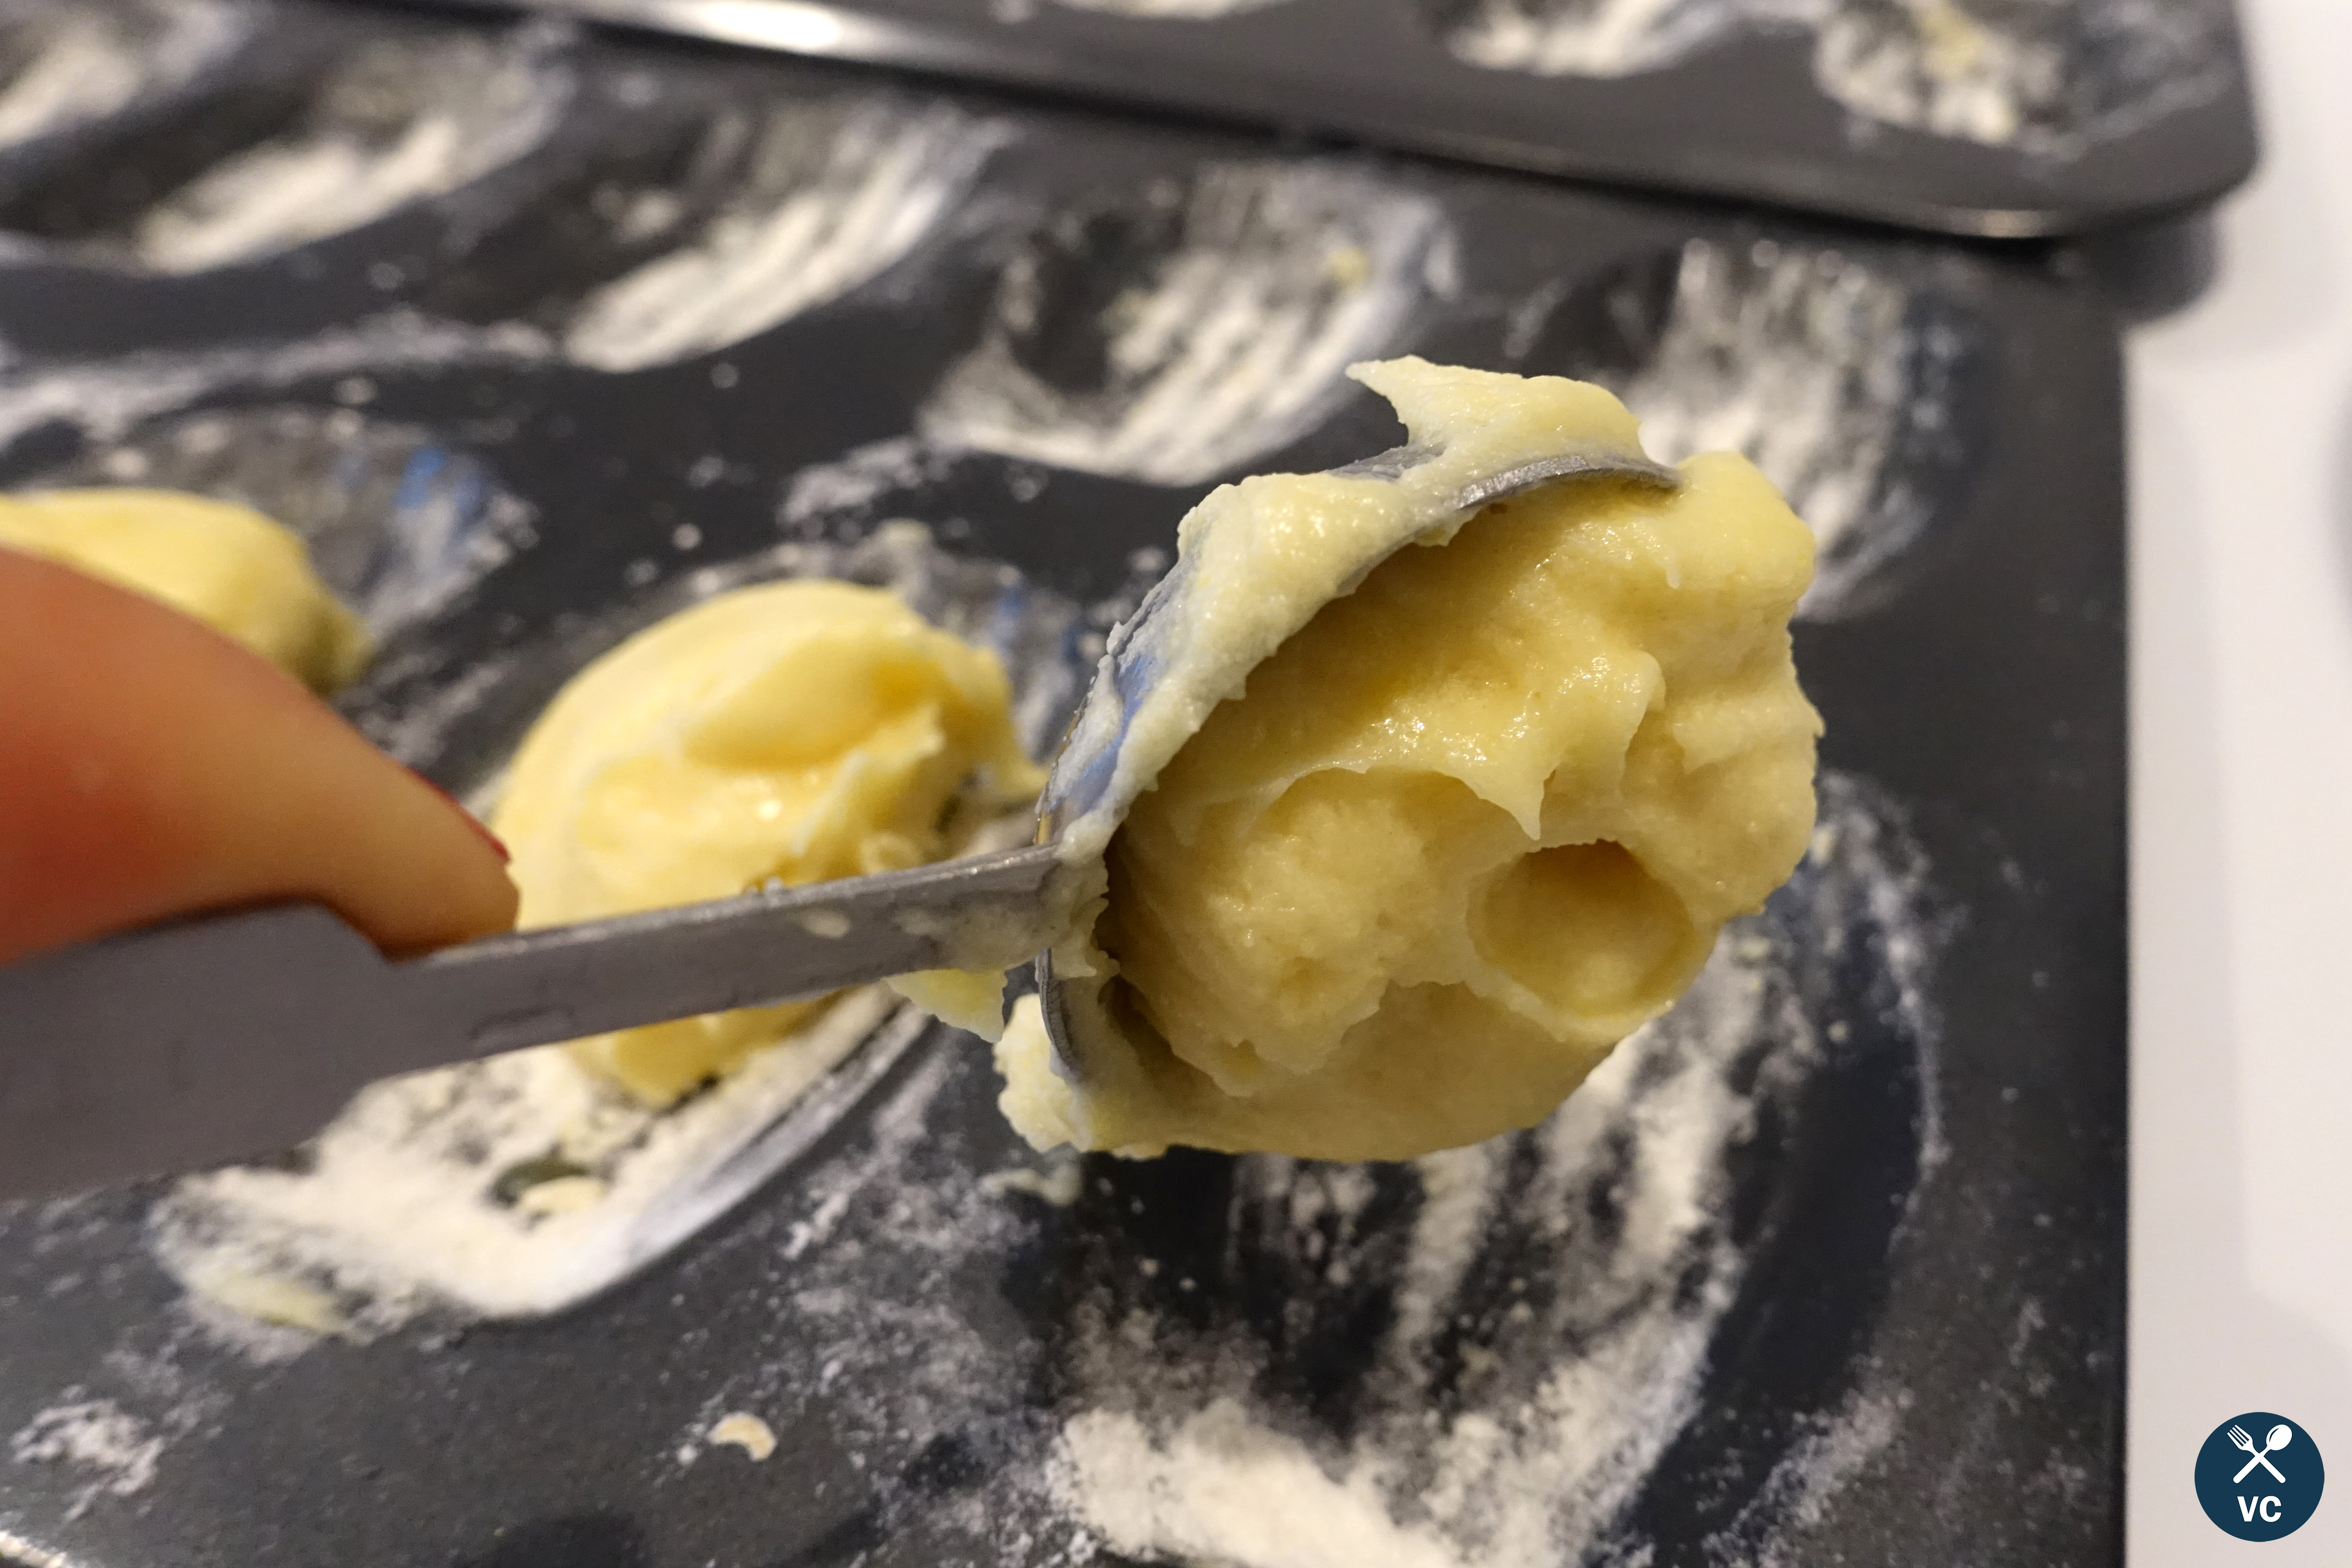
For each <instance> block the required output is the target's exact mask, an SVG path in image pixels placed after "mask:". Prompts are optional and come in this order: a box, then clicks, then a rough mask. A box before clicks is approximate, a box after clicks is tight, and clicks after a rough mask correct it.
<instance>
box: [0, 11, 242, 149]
mask: <svg viewBox="0 0 2352 1568" xmlns="http://www.w3.org/2000/svg"><path fill="white" fill-rule="evenodd" d="M259 19H260V17H259V13H258V12H257V11H255V10H254V9H252V8H250V7H247V6H242V5H231V4H226V3H220V0H131V3H130V4H121V5H64V4H26V3H24V0H17V3H15V4H11V5H6V6H5V7H0V161H5V159H6V158H7V157H8V155H9V153H10V152H14V151H16V150H18V149H20V148H22V147H23V146H24V145H25V144H26V143H30V142H37V141H42V140H44V139H47V138H53V137H59V136H64V135H67V134H69V133H70V132H72V131H77V130H79V129H81V128H82V127H85V126H89V125H91V124H94V123H96V122H98V121H100V120H105V119H107V118H108V117H109V116H110V115H114V114H118V113H121V112H122V111H124V110H129V109H131V108H132V107H133V106H134V105H137V104H140V103H142V102H152V100H154V99H157V98H159V97H162V96H164V95H168V94H170V93H172V92H173V91H174V90H176V89H179V88H181V87H183V86H184V85H185V84H186V83H187V82H189V81H191V80H193V79H194V78H197V77H199V76H201V75H203V74H204V73H205V71H207V70H209V69H210V68H213V67H214V66H215V65H216V64H218V63H219V62H220V61H221V60H222V59H224V58H226V57H227V56H228V55H229V54H230V53H231V52H232V51H234V50H235V49H236V47H239V46H240V45H242V44H244V43H246V42H247V41H248V40H250V39H251V38H252V37H253V36H254V34H255V33H256V31H257V24H258V22H259Z"/></svg>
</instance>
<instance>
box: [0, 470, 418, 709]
mask: <svg viewBox="0 0 2352 1568" xmlns="http://www.w3.org/2000/svg"><path fill="white" fill-rule="evenodd" d="M0 546H6V547H9V548H12V549H21V550H28V551H30V552H31V553H33V554H35V555H39V556H45V557H47V558H48V559H52V560H57V561H62V562H63V563H65V564H66V565H68V566H71V567H76V568H78V569H79V570H83V571H86V572H89V573H90V574H91V575H92V576H95V577H102V578H105V579H106V580H109V581H110V582H113V583H115V584H117V585H119V586H121V587H123V588H129V589H132V590H134V591H138V592H140V593H143V594H145V595H146V596H147V597H149V598H150V599H155V600H160V601H163V603H165V604H168V605H170V606H172V608H173V609H174V610H178V611H180V612H183V613H185V614H188V615H193V616H194V617H195V618H196V619H197V620H199V621H202V622H205V624H206V625H209V626H211V627H212V628H213V629H214V630H215V631H216V632H223V633H225V634H226V635H227V636H229V637H233V638H235V639H236V641H237V642H239V643H244V644H245V645H246V646H247V647H248V648H251V649H252V650H253V651H254V652H255V653H259V654H260V655H262V657H264V658H266V659H268V660H269V661H270V662H271V663H272V664H277V665H278V667H280V668H281V669H283V670H285V671H286V672H287V673H288V674H291V675H292V676H294V677H295V678H296V679H297V680H299V681H300V682H302V683H303V684H304V685H307V686H309V687H310V689H311V690H312V691H315V692H320V693H322V694H323V693H332V692H334V691H336V690H338V689H340V688H341V687H342V686H344V685H348V684H349V683H350V682H351V681H352V678H353V677H354V676H356V675H357V674H359V672H360V670H361V668H362V666H363V665H365V664H366V663H367V662H368V659H369V657H370V655H371V654H372V653H373V643H372V642H371V639H370V638H369V636H368V633H367V629H366V627H365V626H364V625H362V623H361V622H360V619H359V617H358V616H356V615H354V614H352V612H351V611H349V610H348V609H346V608H344V606H343V605H342V604H341V601H338V600H337V599H336V598H335V596H334V594H333V593H332V592H331V591H329V590H328V588H327V586H326V584H325V583H323V582H321V581H320V580H319V577H318V574H317V573H316V572H315V571H313V570H311V566H310V550H309V549H308V548H307V547H306V546H305V545H304V544H303V543H302V541H301V540H300V539H299V538H296V537H295V536H294V535H293V534H292V533H290V532H289V531H288V530H287V529H285V528H280V527H279V526H278V524H276V523H274V522H272V521H270V520H269V519H268V517H263V516H262V515H261V514H260V513H258V512H256V511H254V510H252V509H250V508H249V507H239V506H236V505H234V504H232V503H230V502H226V501H215V500H208V499H206V498H205V497H201V496H188V495H182V494H180V493H179V492H177V491H172V490H137V489H127V488H123V489H117V488H101V489H88V490H47V491H34V492H29V493H26V494H22V495H16V496H10V497H0Z"/></svg>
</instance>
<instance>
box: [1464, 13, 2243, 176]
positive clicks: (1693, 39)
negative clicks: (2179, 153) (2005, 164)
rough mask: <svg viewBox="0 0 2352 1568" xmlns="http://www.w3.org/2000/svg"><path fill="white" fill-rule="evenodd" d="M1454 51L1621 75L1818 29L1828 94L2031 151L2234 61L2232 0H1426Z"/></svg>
mask: <svg viewBox="0 0 2352 1568" xmlns="http://www.w3.org/2000/svg"><path fill="white" fill-rule="evenodd" d="M1423 10H1424V14H1425V15H1426V16H1428V17H1429V19H1430V21H1431V22H1432V24H1433V26H1435V27H1436V29H1437V31H1438V33H1439V35H1440V37H1442V38H1443V39H1444V43H1445V47H1447V48H1448V49H1449V50H1450V51H1451V52H1452V53H1453V54H1454V56H1455V57H1457V58H1459V59H1462V60H1464V61H1466V62H1467V63H1469V64H1471V65H1475V66H1482V67H1485V68H1488V69H1492V70H1512V71H1528V72H1533V73H1535V74H1538V75H1543V76H1584V77H1622V76H1631V75H1633V74H1636V73H1638V72H1643V71H1653V70H1661V69H1664V68H1667V67H1670V66H1673V65H1675V64H1677V63H1679V62H1680V61H1682V60H1684V59H1685V58H1687V57H1689V56H1691V55H1693V54H1695V53H1696V52H1697V51H1699V50H1701V49H1705V48H1708V47H1713V46H1715V45H1717V44H1718V43H1722V42H1725V41H1727V40H1728V39H1731V38H1733V37H1738V36H1740V35H1743V34H1752V33H1754V32H1756V31H1759V30H1780V31H1810V33H1811V41H1812V72H1813V80H1814V84H1815V86H1817V87H1818V88H1819V89H1821V91H1822V94H1823V95H1824V96H1826V97H1828V98H1830V99H1832V100H1834V101H1835V102H1837V103H1839V104H1841V105H1843V107H1844V108H1846V109H1848V110H1852V111H1853V113H1855V114H1857V115H1860V116H1863V117H1864V118H1865V119H1867V120H1875V121H1880V122H1883V123H1885V124H1889V125H1898V126H1902V127H1905V128H1906V129H1908V130H1913V131H1924V132H1926V133H1927V134H1929V135H1934V136H1944V137H1952V138H1957V139H1960V140H1965V141H1975V142H1980V143H1984V144H1986V145H1991V146H2013V147H2015V148H2017V149H2019V150H2020V151H2021V152H2027V153H2029V154H2032V155H2037V156H2042V157H2051V158H2067V157H2073V156H2076V155H2079V154H2080V153H2081V152H2083V151H2084V148H2086V147H2087V146H2089V145H2090V144H2091V143H2092V142H2094V141H2098V140H2101V139H2104V138H2108V137H2113V136H2117V135H2121V134H2125V133H2127V132H2129V131H2134V130H2137V128H2138V127H2139V126H2141V125H2144V124H2146V123H2147V122H2148V121H2149V120H2154V119H2158V118H2159V117H2161V116H2163V115H2165V114H2168V113H2171V112H2173V111H2175V110H2180V109H2184V108H2188V107H2189V106H2190V105H2193V104H2197V103H2201V102H2204V101H2206V100H2207V99H2210V98H2211V97H2212V96H2213V95H2214V94H2216V93H2218V92H2219V91H2221V89H2222V88H2223V87H2225V86H2226V85H2227V83H2228V80H2229V75H2230V72H2231V65H2230V55H2229V51H2228V48H2227V47H2226V45H2227V41H2228V40H2227V29H2228V26H2229V16H2228V8H2227V5H2226V4H2225V3H2224V0H1423Z"/></svg>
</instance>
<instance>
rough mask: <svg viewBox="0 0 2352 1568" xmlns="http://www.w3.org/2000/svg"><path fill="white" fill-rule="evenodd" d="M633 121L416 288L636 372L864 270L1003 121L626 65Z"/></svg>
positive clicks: (870, 272) (605, 366)
mask: <svg viewBox="0 0 2352 1568" xmlns="http://www.w3.org/2000/svg"><path fill="white" fill-rule="evenodd" d="M612 99H613V101H612V102H611V103H610V104H601V105H600V106H599V108H598V110H597V115H598V118H599V119H601V120H605V121H606V122H607V123H608V125H617V126H625V127H626V131H625V134H621V133H615V134H614V135H613V136H612V137H611V138H610V139H609V141H608V142H607V144H606V145H604V147H602V148H600V149H599V150H598V151H597V152H596V154H595V156H593V158H591V159H589V160H587V161H586V162H583V164H581V165H580V166H577V167H575V168H573V169H572V170H571V171H569V172H565V173H563V174H561V175H559V176H558V177H557V178H555V179H553V180H552V181H551V182H550V183H549V184H548V185H546V186H545V187H544V188H542V189H541V190H540V191H539V192H537V193H535V195H534V197H533V199H532V200H531V201H530V203H529V204H528V205H526V206H524V207H522V208H520V210H517V211H513V212H511V213H509V214H506V215H505V216H503V217H502V218H500V219H499V220H497V221H495V222H494V223H492V224H490V225H488V226H487V227H486V228H485V229H484V230H483V232H482V233H481V234H480V235H478V237H476V238H475V239H474V240H473V241H472V242H471V243H470V244H469V246H467V253H466V256H464V258H463V259H462V260H461V261H460V262H459V264H458V265H457V266H455V267H449V268H446V269H445V270H444V272H443V273H442V275H441V276H440V277H438V278H436V280H434V281H433V282H431V283H430V284H428V286H427V287H425V289H424V290H423V292H422V293H421V294H420V296H419V301H420V303H422V304H424V305H425V307H426V308H430V309H433V310H435V311H436V312H439V313H442V314H445V315H452V316H456V317H458V318H460V319H467V320H473V321H496V320H502V319H503V320H519V321H522V322H527V323H529V324H530V325H531V326H534V327H537V328H539V329H541V330H543V331H545V332H547V333H548V334H549V336H550V337H551V339H552V340H554V341H555V342H556V343H557V344H558V345H559V346H560V348H561V350H562V352H563V353H564V354H565V355H566V356H567V357H568V358H570V359H572V360H573V361H576V362H578V363H581V364H585V365H590V366H593V367H595V368H596V369H598V370H605V371H635V370H643V369H646V368H648V367H651V366H655V365H662V364H669V363H673V362H676V361H679V360H684V359H691V358H694V357H696V356H698V355H702V354H708V353H712V352H716V351H718V350H722V349H726V348H729V347H731V346H732V345H734V344H737V343H740V342H742V341H744V340H747V339H750V338H753V337H756V336H758V335H759V334H760V333H761V332H764V331H766V330H768V329H771V328H772V327H775V326H777V325H778V324H780V323H782V322H783V321H785V320H788V319H791V318H793V317H794V316H797V315H800V314H802V313H803V312H805V311H807V310H810V309H812V308H815V307H817V306H820V305H824V304H825V303H827V302H829V301H831V300H834V299H837V298H841V297H842V296H844V295H845V294H848V293H850V292H852V291H854V290H856V289H857V288H859V287H863V286H865V285H866V284H868V283H871V282H874V281H875V280H876V279H877V278H878V277H881V276H882V275H883V274H885V273H887V272H888V271H889V270H890V269H891V268H892V267H896V266H897V265H898V263H900V262H902V261H904V260H906V259H908V257H909V256H912V255H914V254H915V253H916V252H917V251H919V249H920V248H921V247H922V246H923V244H924V242H925V241H926V240H927V239H928V238H929V237H930V236H931V235H933V234H934V233H936V232H937V231H938V230H939V229H940V225H942V223H943V222H944V221H945V220H947V219H948V218H949V217H950V215H951V214H953V213H954V212H955V211H956V209H957V208H958V207H959V206H960V205H961V203H962V201H963V199H964V197H965V195H966V193H968V192H969V190H970V188H971V183H972V181H973V179H974V178H975V177H976V176H977V175H978V174H979V172H980V171H981V169H982V166H983V165H984V164H985V163H986V162H987V161H988V158H989V156H990V155H991V154H992V152H994V151H995V150H996V149H997V148H998V147H1000V146H1002V145H1003V143H1004V142H1005V141H1007V140H1008V139H1009V137H1010V134H1011V133H1010V131H1009V128H1007V127H1006V126H1005V125H1004V124H1003V123H1002V122H1001V121H996V120H986V119H982V118H980V117H977V116H974V115H971V114H967V113H964V112H962V111H961V110H956V109H954V108H953V107H951V106H949V105H947V104H944V103H930V104H919V103H915V102H911V101H909V100H907V99H900V98H898V97H895V96H887V95H872V94H866V95H856V96H844V95H835V96H829V97H822V98H811V99H776V98H772V97H770V98H764V99H761V100H758V101H741V100H735V99H719V100H716V101H714V100H713V99H711V98H710V97H709V95H702V96H700V97H697V96H695V95H694V94H692V93H691V92H690V91H688V90H687V89H681V88H679V87H678V86H677V84H675V83H671V82H666V81H665V80H664V79H663V78H659V77H656V76H654V75H651V74H647V73H636V74H632V75H631V76H629V77H627V78H624V79H622V80H620V81H619V82H617V83H616V84H614V90H613V93H612Z"/></svg>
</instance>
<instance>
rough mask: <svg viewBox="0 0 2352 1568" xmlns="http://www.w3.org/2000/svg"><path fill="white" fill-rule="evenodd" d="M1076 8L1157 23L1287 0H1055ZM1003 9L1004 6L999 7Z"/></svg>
mask: <svg viewBox="0 0 2352 1568" xmlns="http://www.w3.org/2000/svg"><path fill="white" fill-rule="evenodd" d="M1054 3H1055V5H1067V6H1068V7H1070V9H1072V10H1074V11H1108V12H1109V13H1110V14H1111V15H1113V16H1140V17H1143V18H1145V19H1146V20H1148V21H1154V22H1202V21H1213V20H1214V19H1215V18H1217V17H1219V16H1238V15H1239V14H1240V13H1242V12H1244V11H1263V10H1264V9H1265V7H1267V6H1268V5H1283V4H1284V3H1285V0H1054ZM1000 8H1001V7H1000Z"/></svg>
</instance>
